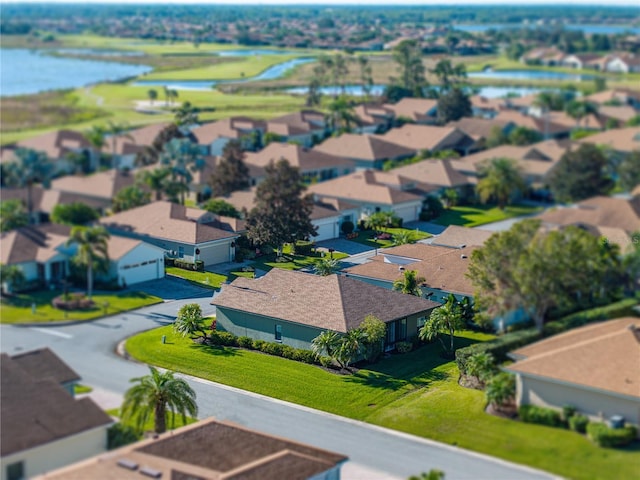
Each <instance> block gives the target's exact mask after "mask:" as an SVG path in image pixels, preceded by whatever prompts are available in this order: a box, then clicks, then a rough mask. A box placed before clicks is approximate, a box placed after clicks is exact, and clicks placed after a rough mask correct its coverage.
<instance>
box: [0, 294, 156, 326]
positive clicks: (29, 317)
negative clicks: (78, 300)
mask: <svg viewBox="0 0 640 480" xmlns="http://www.w3.org/2000/svg"><path fill="white" fill-rule="evenodd" d="M61 293H62V292H60V291H59V290H58V291H53V292H52V291H41V292H35V293H29V294H20V295H16V296H14V297H11V298H3V299H2V303H0V323H47V322H55V321H70V320H90V319H93V318H99V317H103V316H104V315H113V314H115V313H120V312H125V311H127V310H134V309H136V308H140V307H144V306H147V305H153V304H154V303H161V302H162V299H161V298H159V297H154V296H153V295H148V294H146V293H144V292H123V293H115V292H96V293H94V295H93V301H94V302H95V304H96V306H95V307H93V308H91V309H88V310H82V311H70V312H67V314H66V315H65V312H64V311H63V310H58V309H57V308H53V306H52V305H51V301H52V300H53V299H54V298H55V297H56V296H58V295H61ZM105 302H108V306H107V307H105V306H104V305H105ZM32 303H35V304H36V310H35V313H33V312H32V310H31V304H32Z"/></svg>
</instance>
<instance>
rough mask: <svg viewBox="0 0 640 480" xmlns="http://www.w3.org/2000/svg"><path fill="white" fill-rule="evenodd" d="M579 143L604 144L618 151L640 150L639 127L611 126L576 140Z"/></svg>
mask: <svg viewBox="0 0 640 480" xmlns="http://www.w3.org/2000/svg"><path fill="white" fill-rule="evenodd" d="M578 141H579V142H580V143H591V144H593V145H606V146H608V147H611V148H612V149H614V150H617V151H619V152H632V151H634V150H640V127H627V128H613V129H611V130H606V131H604V132H600V133H596V134H595V135H589V136H588V137H585V138H582V139H580V140H578Z"/></svg>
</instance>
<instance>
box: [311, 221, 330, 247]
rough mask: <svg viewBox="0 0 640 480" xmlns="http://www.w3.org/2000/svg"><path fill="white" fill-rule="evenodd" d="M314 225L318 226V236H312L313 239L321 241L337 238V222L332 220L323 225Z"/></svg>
mask: <svg viewBox="0 0 640 480" xmlns="http://www.w3.org/2000/svg"><path fill="white" fill-rule="evenodd" d="M314 225H315V226H316V227H318V235H317V236H316V237H312V240H314V241H316V242H321V241H322V240H331V239H333V238H336V231H335V226H336V225H335V223H333V222H331V223H324V224H321V225H317V224H314Z"/></svg>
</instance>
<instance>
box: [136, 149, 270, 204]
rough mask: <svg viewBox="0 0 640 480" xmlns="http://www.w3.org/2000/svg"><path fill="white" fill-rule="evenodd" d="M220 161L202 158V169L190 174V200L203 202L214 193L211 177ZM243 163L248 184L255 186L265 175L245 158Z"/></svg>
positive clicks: (218, 159) (156, 166)
mask: <svg viewBox="0 0 640 480" xmlns="http://www.w3.org/2000/svg"><path fill="white" fill-rule="evenodd" d="M245 155H248V153H246V154H245ZM220 159H221V157H212V156H206V157H204V165H203V166H202V168H201V169H199V170H195V171H194V172H192V174H191V175H192V177H193V180H192V181H191V183H190V184H189V189H190V193H191V195H190V196H191V198H193V199H194V200H195V201H196V202H201V201H204V200H206V199H208V198H210V197H211V195H212V194H213V193H214V192H213V191H212V189H211V176H212V175H213V174H214V173H215V171H216V167H217V165H218V162H219V161H220ZM244 162H245V165H246V166H247V168H248V169H249V183H250V184H251V185H252V186H254V185H257V184H258V183H259V182H261V181H262V180H263V179H264V177H265V176H266V175H267V174H266V172H265V171H264V168H263V167H261V166H259V165H256V164H253V163H247V162H246V157H245V160H244ZM145 168H150V167H145ZM151 168H158V165H157V164H155V165H152V166H151Z"/></svg>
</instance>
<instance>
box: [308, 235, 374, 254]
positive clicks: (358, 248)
mask: <svg viewBox="0 0 640 480" xmlns="http://www.w3.org/2000/svg"><path fill="white" fill-rule="evenodd" d="M316 246H317V247H322V248H327V249H329V248H333V249H334V250H335V251H336V252H344V253H346V254H347V255H359V254H361V253H366V252H373V251H374V249H373V248H371V247H368V246H367V245H363V244H361V243H358V242H352V241H351V240H347V239H345V238H334V239H333V240H323V241H322V242H318V243H316Z"/></svg>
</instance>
